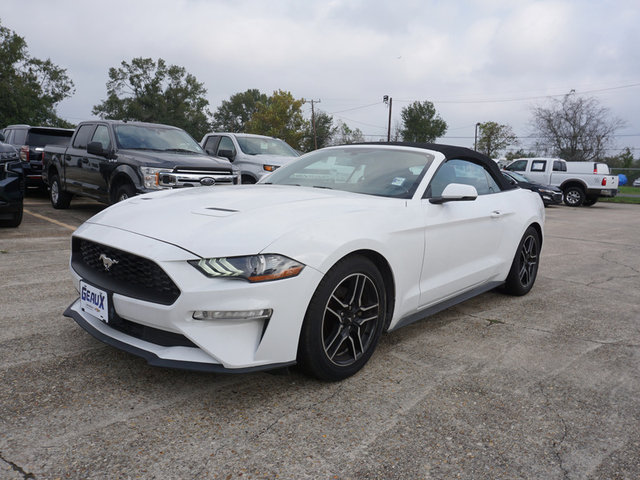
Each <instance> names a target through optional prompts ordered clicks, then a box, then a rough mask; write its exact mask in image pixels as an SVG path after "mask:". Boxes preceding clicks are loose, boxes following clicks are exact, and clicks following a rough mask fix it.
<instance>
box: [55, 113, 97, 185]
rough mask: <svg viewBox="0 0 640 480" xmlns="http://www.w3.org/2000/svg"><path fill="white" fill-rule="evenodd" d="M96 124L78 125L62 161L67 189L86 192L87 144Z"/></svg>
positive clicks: (87, 177)
mask: <svg viewBox="0 0 640 480" xmlns="http://www.w3.org/2000/svg"><path fill="white" fill-rule="evenodd" d="M95 128H96V125H95V124H94V123H84V124H82V125H80V126H79V127H78V130H77V131H76V134H75V136H74V137H73V141H72V143H71V145H69V148H67V153H66V154H65V156H64V158H63V159H62V161H63V162H64V166H65V181H66V184H67V189H68V190H69V191H72V192H74V193H84V191H85V185H86V183H87V182H88V181H89V178H90V176H89V174H88V168H87V167H88V163H89V158H88V157H87V144H88V143H89V139H90V138H91V136H92V134H93V132H94V130H95Z"/></svg>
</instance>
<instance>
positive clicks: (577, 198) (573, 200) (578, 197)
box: [564, 187, 585, 207]
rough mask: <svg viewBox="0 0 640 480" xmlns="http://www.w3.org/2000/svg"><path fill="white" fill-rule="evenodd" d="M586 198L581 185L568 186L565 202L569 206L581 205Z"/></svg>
mask: <svg viewBox="0 0 640 480" xmlns="http://www.w3.org/2000/svg"><path fill="white" fill-rule="evenodd" d="M584 199H585V194H584V190H583V189H582V188H580V187H567V188H565V190H564V203H565V204H566V205H568V206H569V207H579V206H580V205H582V203H583V202H584Z"/></svg>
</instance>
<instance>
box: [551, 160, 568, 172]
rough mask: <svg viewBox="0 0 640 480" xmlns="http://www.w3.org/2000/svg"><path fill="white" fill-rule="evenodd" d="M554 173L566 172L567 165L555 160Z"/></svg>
mask: <svg viewBox="0 0 640 480" xmlns="http://www.w3.org/2000/svg"><path fill="white" fill-rule="evenodd" d="M553 171H554V172H566V171H567V164H566V163H564V162H559V161H558V160H554V162H553Z"/></svg>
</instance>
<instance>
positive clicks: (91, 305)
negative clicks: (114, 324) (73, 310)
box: [80, 281, 109, 323]
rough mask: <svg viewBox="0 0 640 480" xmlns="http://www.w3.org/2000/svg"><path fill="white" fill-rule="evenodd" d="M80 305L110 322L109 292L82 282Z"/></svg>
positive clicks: (95, 315) (88, 311) (84, 309)
mask: <svg viewBox="0 0 640 480" xmlns="http://www.w3.org/2000/svg"><path fill="white" fill-rule="evenodd" d="M80 307H82V310H83V311H85V312H87V313H90V314H91V315H93V316H94V317H97V318H99V319H100V320H102V321H103V322H105V323H109V297H108V296H107V292H105V291H104V290H100V289H99V288H96V287H94V286H93V285H89V284H88V283H84V282H82V281H81V282H80Z"/></svg>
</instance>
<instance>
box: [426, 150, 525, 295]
mask: <svg viewBox="0 0 640 480" xmlns="http://www.w3.org/2000/svg"><path fill="white" fill-rule="evenodd" d="M451 183H462V184H468V185H473V186H474V187H475V188H476V190H477V192H478V197H477V198H476V199H475V200H470V201H469V200H465V201H451V202H446V203H442V204H432V203H430V202H429V198H432V197H437V196H440V195H441V194H442V191H443V190H444V188H445V187H446V186H447V185H449V184H451ZM509 204H510V202H509V198H508V192H502V191H501V190H500V187H499V185H498V183H497V182H496V180H495V179H494V178H493V177H492V175H491V173H490V172H489V171H488V170H487V169H485V168H484V167H483V166H482V165H480V164H476V163H473V162H470V161H467V160H458V159H453V160H449V161H447V162H446V163H444V164H443V165H442V166H441V167H440V168H439V170H438V171H437V172H436V174H435V175H434V178H433V179H432V181H431V182H430V185H429V187H428V188H427V190H426V193H425V198H423V200H422V207H423V214H424V224H425V229H424V235H425V254H424V257H423V259H424V260H423V266H422V273H421V278H420V305H421V308H426V307H429V306H431V305H433V304H435V303H439V302H441V301H443V300H446V299H448V298H452V297H455V296H457V295H459V294H462V293H463V292H465V291H468V290H471V289H473V288H474V287H479V286H481V285H484V284H486V283H487V282H490V281H492V280H493V279H494V277H495V276H496V274H497V273H498V271H499V270H500V267H501V266H503V264H504V255H503V254H501V249H502V248H503V232H504V229H505V225H506V222H507V221H508V218H509V217H510V216H513V213H514V208H513V207H512V206H510V205H509Z"/></svg>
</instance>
